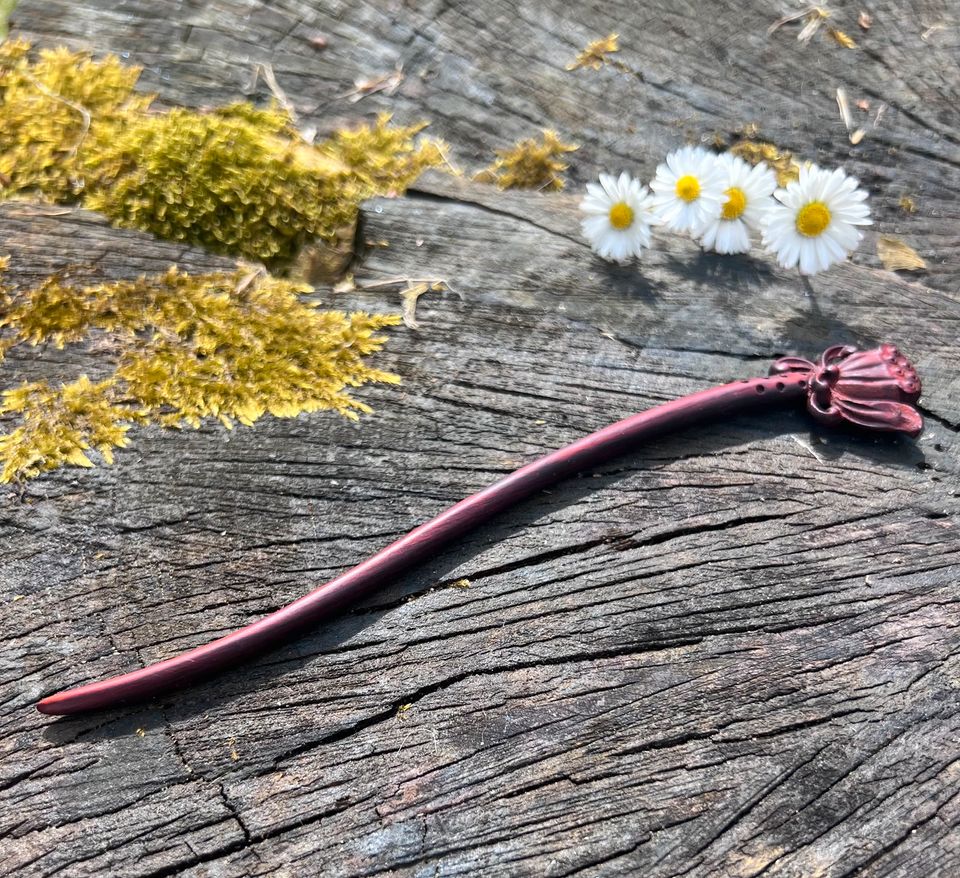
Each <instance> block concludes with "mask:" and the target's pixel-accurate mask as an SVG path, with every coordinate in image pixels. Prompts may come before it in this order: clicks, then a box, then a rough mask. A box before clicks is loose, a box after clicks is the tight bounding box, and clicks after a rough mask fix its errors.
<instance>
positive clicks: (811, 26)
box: [797, 6, 830, 45]
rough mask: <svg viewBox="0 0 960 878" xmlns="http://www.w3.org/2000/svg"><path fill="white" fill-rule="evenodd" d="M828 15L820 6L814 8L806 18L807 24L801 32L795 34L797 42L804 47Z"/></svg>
mask: <svg viewBox="0 0 960 878" xmlns="http://www.w3.org/2000/svg"><path fill="white" fill-rule="evenodd" d="M829 16H830V13H829V12H827V10H826V9H824V8H823V7H822V6H815V7H814V8H813V9H812V10H811V11H810V14H809V15H808V16H807V23H806V24H805V25H804V26H803V30H801V31H800V33H798V34H797V42H800V43H803V44H804V45H806V44H807V43H809V42H810V40H812V39H813V35H814V34H815V33H816V32H817V31H818V30H819V29H820V25H821V24H823V22H824V21H825V20H826V19H827V18H829Z"/></svg>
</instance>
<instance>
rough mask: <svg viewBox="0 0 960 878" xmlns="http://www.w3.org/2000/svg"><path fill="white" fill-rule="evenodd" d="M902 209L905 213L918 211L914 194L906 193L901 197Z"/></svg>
mask: <svg viewBox="0 0 960 878" xmlns="http://www.w3.org/2000/svg"><path fill="white" fill-rule="evenodd" d="M900 210H902V211H903V212H904V213H916V212H917V202H916V201H914V200H913V197H912V196H910V195H904V196H903V197H902V198H901V199H900Z"/></svg>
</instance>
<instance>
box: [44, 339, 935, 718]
mask: <svg viewBox="0 0 960 878" xmlns="http://www.w3.org/2000/svg"><path fill="white" fill-rule="evenodd" d="M770 372H771V376H770V377H768V378H751V379H744V380H742V381H736V382H733V383H731V384H724V385H722V386H720V387H712V388H710V389H708V390H701V391H700V392H698V393H693V394H691V395H690V396H685V397H682V398H681V399H677V400H673V401H672V402H668V403H664V404H663V405H658V406H656V407H655V408H652V409H648V410H647V411H645V412H641V413H640V414H637V415H633V416H632V417H629V418H626V419H625V420H622V421H618V422H617V423H615V424H611V425H610V426H609V427H604V428H603V429H602V430H598V431H597V432H596V433H591V434H590V435H589V436H586V437H584V438H583V439H580V440H578V441H577V442H574V443H573V444H572V445H568V446H566V447H565V448H561V449H559V450H558V451H554V452H552V453H551V454H548V455H546V456H545V457H541V458H540V459H539V460H535V461H533V463H529V464H527V465H526V466H524V467H521V468H520V469H518V470H517V471H516V472H513V473H511V474H510V475H509V476H507V477H506V478H504V479H501V480H500V481H499V482H497V483H496V484H493V485H491V486H490V487H489V488H485V489H484V490H482V491H479V492H478V493H476V494H473V495H472V496H470V497H467V498H466V499H465V500H461V501H460V502H459V503H457V504H456V505H455V506H452V507H451V508H450V509H448V510H447V511H446V512H442V513H441V514H440V515H438V516H437V517H436V518H434V519H433V520H431V521H428V522H427V523H426V524H422V525H420V526H419V527H417V528H415V529H414V530H412V531H410V533H408V534H407V535H406V536H404V537H401V538H400V539H399V540H397V541H396V542H395V543H392V544H390V545H389V546H387V547H386V548H385V549H383V550H382V551H380V552H378V553H377V554H376V555H374V556H373V557H371V558H368V559H367V560H366V561H364V562H363V563H361V564H358V565H357V566H356V567H354V568H352V569H351V570H348V571H347V572H346V573H344V574H342V575H341V576H338V577H337V578H336V579H332V580H330V582H328V583H326V584H325V585H321V586H320V587H319V588H317V589H316V590H314V591H312V592H310V593H309V594H307V595H304V596H303V597H302V598H300V599H299V600H296V601H294V602H293V603H292V604H288V605H287V606H285V607H282V608H281V609H279V610H277V611H276V612H274V613H271V614H270V615H269V616H266V617H264V618H263V619H260V620H259V621H258V622H254V623H253V624H251V625H248V626H247V627H245V628H241V629H240V630H239V631H235V632H234V633H233V634H229V635H227V636H226V637H221V638H220V639H219V640H214V641H213V642H212V643H208V644H206V645H205V646H200V647H197V648H196V649H191V650H190V651H188V652H185V653H183V654H182V655H179V656H176V657H174V658H170V659H166V660H165V661H161V662H157V663H156V664H153V665H150V666H149V667H146V668H142V669H141V670H139V671H133V672H132V673H129V674H123V675H121V676H118V677H111V678H110V679H107V680H101V681H100V682H97V683H90V684H88V685H86V686H80V687H78V688H76V689H69V690H67V691H64V692H60V693H58V694H56V695H51V696H49V697H48V698H44V699H43V700H42V701H40V702H39V703H38V704H37V709H38V710H39V711H40V712H41V713H50V714H71V713H81V712H84V711H90V710H100V709H103V708H108V707H113V706H115V705H118V704H122V703H126V702H129V701H137V700H142V699H145V698H150V697H153V696H156V695H160V694H162V693H164V692H169V691H171V690H174V689H179V688H181V687H184V686H186V685H188V684H189V683H192V682H195V681H196V680H198V679H200V678H202V677H207V676H210V675H211V674H214V673H216V672H218V671H221V670H224V669H226V668H230V667H233V666H235V665H237V664H238V663H239V662H242V661H244V660H246V659H249V658H251V657H253V656H255V655H259V654H260V653H263V652H265V651H266V650H268V649H270V648H272V647H275V646H278V645H280V644H282V643H286V642H288V641H289V640H290V639H291V638H293V637H296V636H297V635H298V634H301V633H303V632H304V631H305V630H306V629H308V628H310V627H311V626H313V625H315V624H316V623H317V622H320V621H322V620H323V619H326V618H329V617H330V616H331V615H333V614H335V613H337V612H338V611H340V610H342V609H343V608H344V607H347V606H349V605H350V604H353V603H355V602H357V601H358V600H360V599H361V598H363V597H365V596H367V595H368V594H370V593H371V592H372V591H374V590H376V589H378V588H381V587H382V586H384V585H387V584H389V583H391V582H394V581H395V580H396V579H397V577H398V576H400V575H401V574H402V573H404V572H406V571H408V570H409V569H410V568H411V567H414V566H415V565H417V564H419V563H420V562H422V561H424V560H426V559H427V558H430V557H432V556H434V555H436V554H437V553H438V552H439V551H441V550H442V549H444V548H446V547H447V546H448V545H449V544H450V543H451V542H452V541H454V540H456V539H457V538H459V537H461V536H463V535H464V534H465V533H467V532H468V531H470V530H472V529H473V528H475V527H477V525H479V524H482V523H483V522H486V521H488V520H489V519H491V518H493V517H494V516H495V515H497V514H498V513H500V512H503V511H504V510H505V509H508V508H509V507H511V506H514V505H515V504H517V503H519V502H520V501H521V500H523V499H524V498H526V497H529V496H530V495H531V494H534V493H536V492H537V491H540V490H542V489H543V488H546V487H548V486H549V485H552V484H554V483H555V482H558V481H560V480H561V479H564V478H566V477H567V476H571V475H573V474H575V473H577V472H580V471H582V470H587V469H590V468H591V467H594V466H596V465H597V464H600V463H603V462H604V461H606V460H609V459H610V458H612V457H616V456H618V455H620V454H623V453H624V452H626V451H629V450H630V449H632V448H635V447H636V446H637V444H638V443H639V442H641V441H642V440H645V439H650V438H651V437H654V436H659V435H661V434H663V433H666V432H669V431H672V430H679V429H682V428H684V427H689V426H691V425H693V424H698V423H702V422H704V421H709V420H714V419H717V418H721V417H728V416H730V415H732V414H734V413H737V412H740V411H744V410H747V409H753V408H757V407H760V406H770V405H776V404H781V403H784V402H787V401H789V400H797V399H800V398H804V397H805V398H806V401H807V409H808V410H809V411H810V413H811V414H812V415H813V416H814V417H815V418H817V419H818V420H820V421H822V422H824V423H827V424H840V423H843V422H849V423H852V424H856V425H858V426H860V427H867V428H871V429H875V430H887V431H889V430H895V431H902V432H905V433H908V434H910V435H913V436H915V435H917V434H918V433H919V432H920V431H921V429H922V427H923V422H922V420H921V418H920V415H919V414H918V413H917V411H916V410H915V408H914V407H913V406H914V404H915V403H916V401H917V400H918V398H919V396H920V380H919V378H918V377H917V373H916V371H915V370H914V368H913V366H911V364H910V363H909V362H908V361H907V359H906V358H905V357H903V356H902V355H901V354H900V352H899V351H898V350H897V349H896V348H895V347H894V346H893V345H889V344H885V345H881V346H880V347H879V348H877V349H875V350H870V351H858V350H857V349H856V348H852V347H844V346H841V345H837V346H835V347H831V348H829V349H828V350H827V351H825V352H824V354H823V356H821V357H820V360H819V362H818V363H816V364H815V363H812V362H810V361H809V360H803V359H800V358H799V357H784V358H782V359H780V360H777V361H776V362H775V363H774V364H773V366H772V367H771V369H770Z"/></svg>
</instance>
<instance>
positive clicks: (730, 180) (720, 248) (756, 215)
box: [700, 152, 777, 253]
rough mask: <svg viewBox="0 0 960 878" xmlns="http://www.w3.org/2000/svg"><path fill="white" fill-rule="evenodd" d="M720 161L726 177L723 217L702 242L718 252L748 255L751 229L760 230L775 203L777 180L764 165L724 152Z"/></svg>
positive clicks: (708, 248) (719, 217) (708, 228)
mask: <svg viewBox="0 0 960 878" xmlns="http://www.w3.org/2000/svg"><path fill="white" fill-rule="evenodd" d="M717 162H718V164H719V165H720V167H721V168H722V169H723V172H724V173H725V174H726V187H727V188H726V189H725V190H724V193H723V195H724V202H723V206H722V207H721V209H720V216H718V217H717V218H716V219H715V220H713V221H712V222H711V223H709V224H708V225H707V227H706V228H705V229H704V230H703V232H702V234H701V238H700V242H701V243H702V244H703V246H704V248H705V249H706V250H716V251H717V253H747V252H748V251H749V250H750V230H751V229H759V228H760V224H761V222H762V220H763V217H764V215H765V214H766V212H767V211H768V210H769V209H770V206H771V205H772V204H773V198H771V196H772V195H773V190H774V189H776V188H777V178H776V175H775V174H774V173H773V171H772V170H770V168H768V167H767V166H766V165H765V164H764V163H763V162H760V163H759V164H756V165H750V164H748V163H747V162H745V161H744V160H743V159H742V158H740V157H739V156H735V155H731V154H730V153H728V152H725V153H724V154H723V155H721V156H719V157H718V158H717Z"/></svg>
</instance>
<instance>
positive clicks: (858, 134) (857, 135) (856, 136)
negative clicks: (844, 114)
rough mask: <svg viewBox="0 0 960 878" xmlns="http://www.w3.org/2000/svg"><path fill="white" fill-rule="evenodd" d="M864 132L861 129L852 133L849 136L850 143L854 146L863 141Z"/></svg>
mask: <svg viewBox="0 0 960 878" xmlns="http://www.w3.org/2000/svg"><path fill="white" fill-rule="evenodd" d="M866 133H867V132H866V131H864V129H863V128H858V129H857V130H856V131H854V132H852V133H851V135H850V142H851V143H852V144H853V145H854V146H856V145H857V144H858V143H859V142H860V141H861V140H863V138H864V136H865V135H866Z"/></svg>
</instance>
